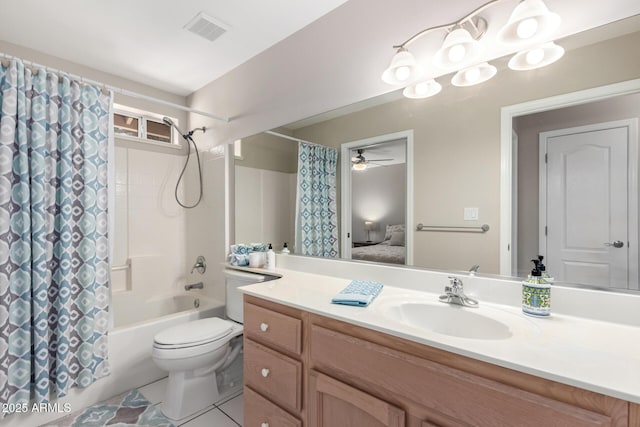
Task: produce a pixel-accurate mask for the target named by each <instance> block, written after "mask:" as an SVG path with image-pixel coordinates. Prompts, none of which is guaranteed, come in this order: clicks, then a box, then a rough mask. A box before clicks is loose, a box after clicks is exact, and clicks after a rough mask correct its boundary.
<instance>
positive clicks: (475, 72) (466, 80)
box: [451, 62, 498, 87]
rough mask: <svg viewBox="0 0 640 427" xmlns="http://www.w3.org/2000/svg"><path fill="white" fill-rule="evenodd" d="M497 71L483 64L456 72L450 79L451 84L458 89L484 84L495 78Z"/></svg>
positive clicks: (491, 66) (489, 65)
mask: <svg viewBox="0 0 640 427" xmlns="http://www.w3.org/2000/svg"><path fill="white" fill-rule="evenodd" d="M497 72H498V69H497V68H496V67H494V66H493V65H491V64H488V63H486V62H483V63H482V64H478V65H474V66H472V67H468V68H465V69H464V70H460V71H458V72H457V73H456V74H455V75H454V76H453V78H452V79H451V84H452V85H454V86H459V87H466V86H473V85H477V84H480V83H483V82H486V81H487V80H489V79H490V78H491V77H493V76H495V75H496V73H497Z"/></svg>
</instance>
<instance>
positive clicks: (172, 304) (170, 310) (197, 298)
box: [111, 292, 224, 333]
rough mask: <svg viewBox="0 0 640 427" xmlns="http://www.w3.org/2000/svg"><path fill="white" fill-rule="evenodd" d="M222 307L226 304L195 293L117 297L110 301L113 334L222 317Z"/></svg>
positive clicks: (130, 294)
mask: <svg viewBox="0 0 640 427" xmlns="http://www.w3.org/2000/svg"><path fill="white" fill-rule="evenodd" d="M221 305H223V304H221V303H220V302H219V301H217V300H214V299H212V298H208V297H205V296H202V295H199V294H196V293H194V292H191V293H190V292H181V293H177V294H174V295H162V296H154V297H150V296H147V295H139V294H134V293H133V292H123V293H116V294H114V295H113V297H112V300H111V309H112V310H113V320H114V322H113V323H114V325H113V326H114V329H113V332H114V333H115V332H118V331H119V330H120V329H121V328H124V327H139V326H141V325H142V324H143V323H147V322H153V323H157V322H158V321H159V319H160V318H162V319H163V320H161V321H162V322H165V321H168V320H169V319H174V318H181V317H184V316H188V318H189V319H190V320H194V319H200V318H205V317H213V316H222V315H223V313H224V311H223V312H220V311H219V310H220V306H221ZM183 321H186V320H183ZM178 323H180V322H178Z"/></svg>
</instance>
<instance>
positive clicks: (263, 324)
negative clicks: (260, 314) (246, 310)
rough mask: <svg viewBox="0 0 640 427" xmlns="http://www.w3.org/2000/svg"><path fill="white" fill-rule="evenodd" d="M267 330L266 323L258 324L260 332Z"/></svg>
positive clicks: (267, 325)
mask: <svg viewBox="0 0 640 427" xmlns="http://www.w3.org/2000/svg"><path fill="white" fill-rule="evenodd" d="M267 329H269V324H268V323H260V330H261V331H262V332H267Z"/></svg>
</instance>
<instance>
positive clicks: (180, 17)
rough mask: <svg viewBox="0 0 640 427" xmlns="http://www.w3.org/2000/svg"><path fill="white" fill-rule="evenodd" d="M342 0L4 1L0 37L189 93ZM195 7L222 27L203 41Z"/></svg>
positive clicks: (168, 89) (97, 67)
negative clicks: (191, 25)
mask: <svg viewBox="0 0 640 427" xmlns="http://www.w3.org/2000/svg"><path fill="white" fill-rule="evenodd" d="M345 1H346V0H322V1H317V0H269V1H264V0H233V1H224V0H180V1H176V0H135V1H131V0H56V1H42V0H19V1H3V2H2V6H1V10H0V40H4V41H6V42H10V43H14V44H17V45H21V46H25V47H29V48H31V49H35V50H38V51H41V52H45V53H48V54H50V55H54V56H57V57H60V58H63V59H66V60H69V61H73V62H76V63H79V64H82V65H86V66H89V67H92V68H96V69H99V70H101V71H105V72H108V73H111V74H115V75H118V76H121V77H125V78H127V79H130V80H134V81H138V82H142V83H146V84H148V85H150V86H154V87H157V88H160V89H164V90H166V91H169V92H172V93H175V94H179V95H188V94H190V93H191V92H193V91H195V90H197V89H199V88H201V87H202V86H204V85H205V84H207V83H209V82H210V81H212V80H215V79H217V78H218V77H220V76H222V75H224V74H226V73H227V72H229V71H231V70H232V69H234V68H235V67H237V66H238V65H240V64H242V63H244V62H245V61H247V60H248V59H250V58H252V57H254V56H255V55H257V54H258V53H260V52H262V51H263V50H265V49H267V48H269V47H270V46H272V45H274V44H276V43H277V42H279V41H280V40H282V39H284V38H286V37H288V36H290V35H291V34H293V33H295V32H296V31H298V30H300V29H301V28H303V27H305V26H306V25H308V24H309V23H311V22H313V21H315V20H316V19H318V18H319V17H321V16H322V15H324V14H326V13H327V12H329V11H331V10H332V9H334V8H336V7H337V6H339V5H341V4H342V3H344V2H345ZM199 12H205V13H206V14H208V15H210V16H212V17H214V18H216V19H217V20H219V21H221V22H223V23H224V24H226V25H227V26H228V27H229V30H228V31H227V32H226V33H225V34H223V35H222V36H221V37H220V38H218V39H217V40H215V41H213V42H210V41H208V40H205V39H203V38H200V37H198V36H196V35H195V34H193V33H191V32H189V31H187V30H185V29H184V28H183V27H184V26H185V25H186V24H187V23H188V22H189V21H190V20H191V19H192V18H193V17H194V16H195V15H196V14H198V13H199Z"/></svg>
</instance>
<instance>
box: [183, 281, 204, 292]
mask: <svg viewBox="0 0 640 427" xmlns="http://www.w3.org/2000/svg"><path fill="white" fill-rule="evenodd" d="M203 287H204V283H202V282H198V283H192V284H190V285H184V290H185V291H190V290H191V289H202V288H203Z"/></svg>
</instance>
